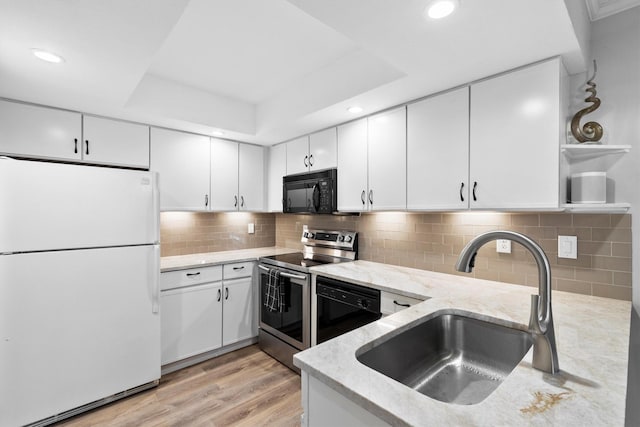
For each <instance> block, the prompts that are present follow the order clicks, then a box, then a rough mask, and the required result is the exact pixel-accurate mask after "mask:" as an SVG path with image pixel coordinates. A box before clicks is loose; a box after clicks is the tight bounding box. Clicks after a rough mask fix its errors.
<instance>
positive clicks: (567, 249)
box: [558, 236, 578, 259]
mask: <svg viewBox="0 0 640 427" xmlns="http://www.w3.org/2000/svg"><path fill="white" fill-rule="evenodd" d="M558 258H568V259H578V236H558Z"/></svg>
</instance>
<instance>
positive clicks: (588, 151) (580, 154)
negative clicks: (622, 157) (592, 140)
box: [560, 144, 631, 160]
mask: <svg viewBox="0 0 640 427" xmlns="http://www.w3.org/2000/svg"><path fill="white" fill-rule="evenodd" d="M630 150H631V146H630V145H603V144H564V145H561V146H560V151H562V152H563V153H564V154H565V156H567V158H568V159H571V160H586V159H593V158H596V157H602V156H607V155H611V154H626V153H628V152H629V151H630Z"/></svg>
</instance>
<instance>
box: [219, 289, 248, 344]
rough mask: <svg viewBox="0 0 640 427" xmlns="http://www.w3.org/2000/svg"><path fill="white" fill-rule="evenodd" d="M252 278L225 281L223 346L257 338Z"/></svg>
mask: <svg viewBox="0 0 640 427" xmlns="http://www.w3.org/2000/svg"><path fill="white" fill-rule="evenodd" d="M251 285H252V278H251V277H244V278H242V279H232V280H225V281H224V282H223V287H224V307H223V309H222V313H223V314H222V317H223V319H222V345H229V344H233V343H236V342H238V341H242V340H244V339H247V338H251V337H253V336H255V335H256V334H255V333H254V330H255V327H254V326H253V323H254V321H253V319H254V316H253V312H254V310H253V287H252V286H251Z"/></svg>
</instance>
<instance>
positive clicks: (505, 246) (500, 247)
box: [496, 239, 511, 254]
mask: <svg viewBox="0 0 640 427" xmlns="http://www.w3.org/2000/svg"><path fill="white" fill-rule="evenodd" d="M496 252H499V253H501V254H510V253H511V240H508V239H498V240H497V241H496Z"/></svg>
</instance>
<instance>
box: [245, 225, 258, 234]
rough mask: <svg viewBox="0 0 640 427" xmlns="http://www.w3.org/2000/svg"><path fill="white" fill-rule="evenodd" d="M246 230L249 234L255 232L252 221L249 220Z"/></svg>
mask: <svg viewBox="0 0 640 427" xmlns="http://www.w3.org/2000/svg"><path fill="white" fill-rule="evenodd" d="M247 232H248V233H249V234H253V233H255V232H256V225H255V224H254V223H253V222H250V223H249V225H248V226H247Z"/></svg>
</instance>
